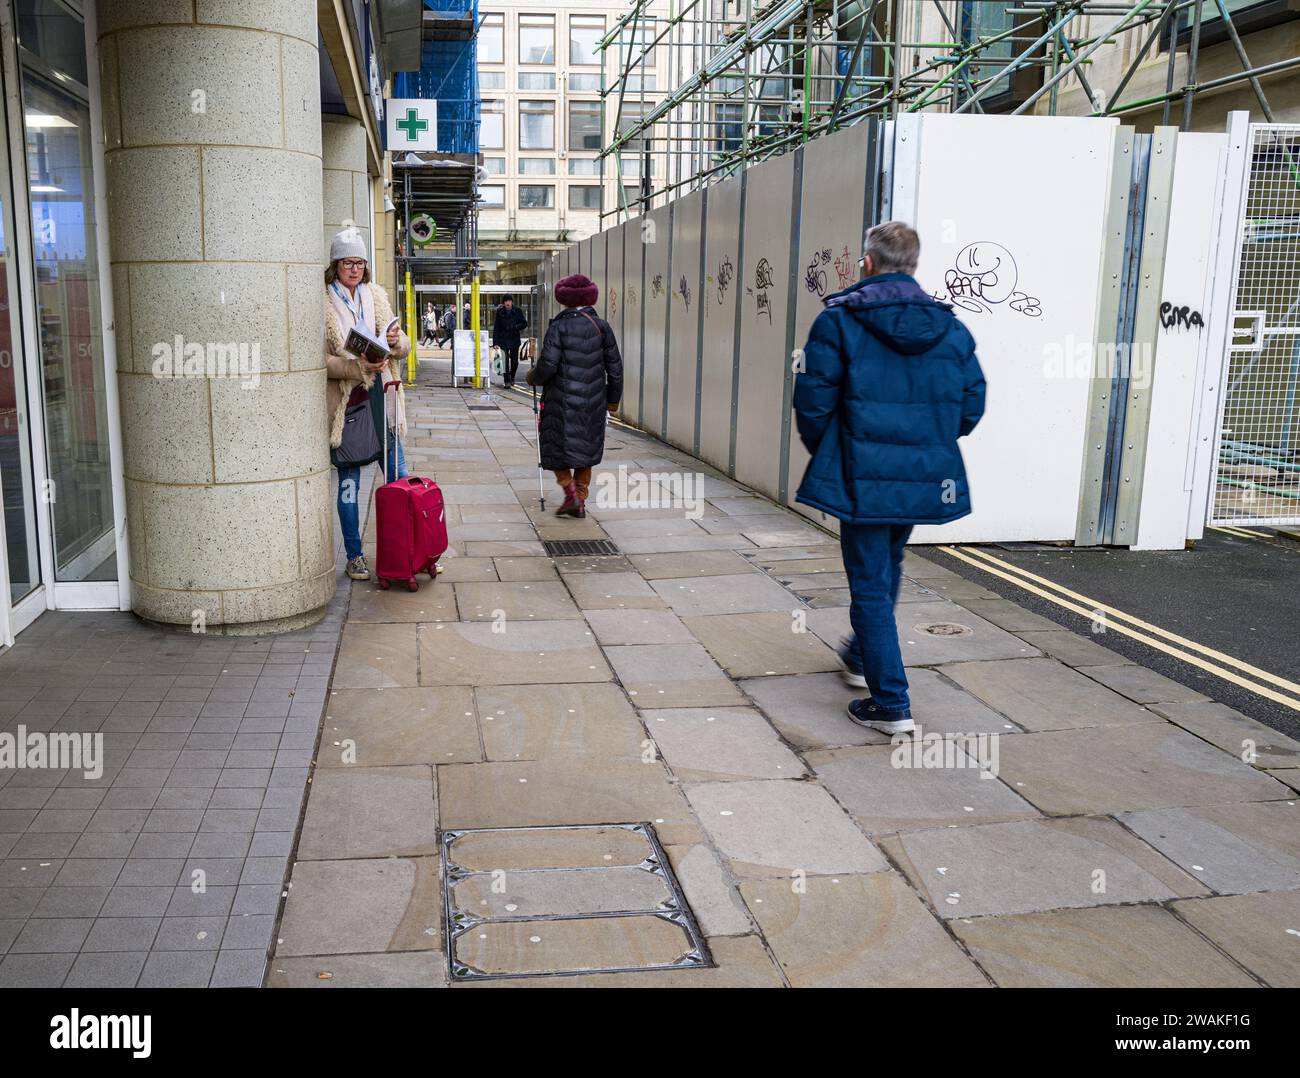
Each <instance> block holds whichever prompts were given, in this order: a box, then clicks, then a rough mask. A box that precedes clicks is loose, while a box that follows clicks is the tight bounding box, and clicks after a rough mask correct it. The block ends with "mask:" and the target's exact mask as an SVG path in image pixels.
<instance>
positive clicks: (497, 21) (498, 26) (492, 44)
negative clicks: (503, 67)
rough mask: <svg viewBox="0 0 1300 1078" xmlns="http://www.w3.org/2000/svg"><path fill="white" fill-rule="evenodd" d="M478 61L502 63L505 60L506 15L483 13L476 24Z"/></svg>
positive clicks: (481, 62) (482, 62)
mask: <svg viewBox="0 0 1300 1078" xmlns="http://www.w3.org/2000/svg"><path fill="white" fill-rule="evenodd" d="M477 44H478V62H479V63H480V64H503V63H505V61H506V17H505V16H504V15H501V14H495V15H484V16H483V18H482V20H481V21H480V22H479V24H478V42H477Z"/></svg>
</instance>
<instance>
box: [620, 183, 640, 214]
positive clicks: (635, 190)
mask: <svg viewBox="0 0 1300 1078" xmlns="http://www.w3.org/2000/svg"><path fill="white" fill-rule="evenodd" d="M640 197H641V187H640V185H638V184H632V183H629V184H624V185H623V201H624V202H625V203H626V204H627V207H628V209H630V210H634V211H635V210H637V209H639V207H638V206H636V205H634V203H635V202H636V200H637V199H638V198H640Z"/></svg>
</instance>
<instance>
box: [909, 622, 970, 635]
mask: <svg viewBox="0 0 1300 1078" xmlns="http://www.w3.org/2000/svg"><path fill="white" fill-rule="evenodd" d="M916 629H917V631H918V632H922V633H929V634H930V635H931V636H970V635H971V633H973V632H974V631H975V630H974V629H972V628H971V627H970V626H969V625H958V624H957V623H956V622H955V621H936V622H932V623H931V624H929V625H917V626H916Z"/></svg>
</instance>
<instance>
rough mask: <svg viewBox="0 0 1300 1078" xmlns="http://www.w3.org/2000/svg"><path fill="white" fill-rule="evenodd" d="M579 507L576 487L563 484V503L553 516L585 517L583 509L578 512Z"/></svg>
mask: <svg viewBox="0 0 1300 1078" xmlns="http://www.w3.org/2000/svg"><path fill="white" fill-rule="evenodd" d="M580 505H581V502H580V501H579V499H578V488H577V485H576V484H574V483H565V484H564V503H563V504H562V505H561V506H560V508H558V509H557V510H555V515H556V516H557V517H569V516H573V517H576V516H586V515H587V514H586V510H585V509H584V510H582V511H581V512H580V511H579V509H578V507H579V506H580Z"/></svg>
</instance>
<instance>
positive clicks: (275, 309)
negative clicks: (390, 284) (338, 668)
mask: <svg viewBox="0 0 1300 1078" xmlns="http://www.w3.org/2000/svg"><path fill="white" fill-rule="evenodd" d="M98 14H99V57H100V64H101V70H102V74H103V108H104V130H105V140H106V143H107V147H106V150H107V173H108V177H107V178H108V221H109V232H110V242H111V260H112V272H113V286H114V306H115V311H114V320H115V323H116V334H117V354H118V384H119V388H120V397H121V411H122V429H123V431H122V432H123V441H124V470H125V475H126V494H127V525H128V538H129V543H130V549H131V581H132V595H133V599H132V605H133V608H134V609H135V611H136V613H138V614H140V615H141V616H143V617H146V618H152V619H154V620H157V621H163V622H173V623H177V624H191V625H194V624H196V623H197V622H199V621H200V620H201V621H202V622H203V623H205V624H206V626H207V627H208V628H209V629H216V630H217V631H228V632H250V633H251V632H263V631H273V630H277V629H291V628H296V627H299V626H301V625H304V624H308V623H310V622H312V621H314V620H316V619H317V618H318V617H320V616H321V613H322V608H323V607H324V606H325V604H326V603H327V602H328V601H329V599H330V597H331V595H332V594H333V592H334V586H335V572H334V552H333V516H332V514H333V505H332V499H331V494H330V488H331V484H330V474H329V451H328V434H327V423H326V417H325V366H324V355H323V353H324V349H323V346H322V341H323V332H324V330H323V324H322V315H321V310H322V306H321V305H322V295H323V287H324V282H323V277H322V274H323V270H324V259H323V257H322V255H321V246H320V241H321V226H322V220H323V219H322V212H321V114H320V76H319V68H318V63H319V61H318V58H317V29H316V3H315V0H276V2H275V3H252V2H248V0H98Z"/></svg>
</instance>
